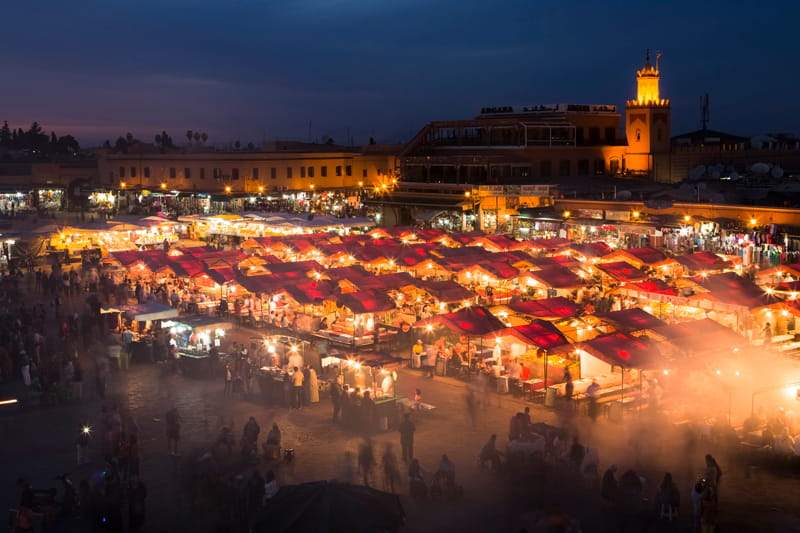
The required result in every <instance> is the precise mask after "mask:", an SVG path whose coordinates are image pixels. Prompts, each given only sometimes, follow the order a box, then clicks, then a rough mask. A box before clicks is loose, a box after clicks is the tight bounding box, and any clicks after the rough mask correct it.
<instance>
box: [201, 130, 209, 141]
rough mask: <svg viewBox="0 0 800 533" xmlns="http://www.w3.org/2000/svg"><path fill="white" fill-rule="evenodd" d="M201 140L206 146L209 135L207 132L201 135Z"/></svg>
mask: <svg viewBox="0 0 800 533" xmlns="http://www.w3.org/2000/svg"><path fill="white" fill-rule="evenodd" d="M200 138H201V139H203V144H205V143H206V141H207V140H208V133H206V132H203V133H201V134H200Z"/></svg>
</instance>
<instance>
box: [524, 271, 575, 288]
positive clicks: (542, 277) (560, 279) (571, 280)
mask: <svg viewBox="0 0 800 533" xmlns="http://www.w3.org/2000/svg"><path fill="white" fill-rule="evenodd" d="M525 276H527V277H530V278H533V279H535V280H536V281H538V282H539V283H541V284H542V285H544V286H545V287H550V288H552V289H572V288H575V287H583V286H584V285H586V281H584V280H582V279H581V278H580V277H579V276H578V275H577V274H575V273H574V272H572V271H571V270H570V269H568V268H566V267H563V266H550V267H547V268H543V269H541V270H529V271H528V272H526V273H525Z"/></svg>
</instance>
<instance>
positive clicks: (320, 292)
mask: <svg viewBox="0 0 800 533" xmlns="http://www.w3.org/2000/svg"><path fill="white" fill-rule="evenodd" d="M335 286H336V283H335V282H333V281H330V280H319V281H311V282H307V283H299V284H296V285H295V284H292V283H289V284H286V285H284V286H283V287H282V289H283V291H285V292H286V293H287V294H288V295H289V296H290V297H291V298H292V299H293V300H294V301H295V302H297V303H299V304H300V305H319V304H321V303H322V302H323V301H325V300H326V299H327V298H329V297H330V296H331V295H332V294H333V290H334V288H335Z"/></svg>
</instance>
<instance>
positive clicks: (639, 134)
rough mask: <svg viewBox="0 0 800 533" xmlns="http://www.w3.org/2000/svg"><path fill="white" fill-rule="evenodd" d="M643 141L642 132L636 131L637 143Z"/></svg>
mask: <svg viewBox="0 0 800 533" xmlns="http://www.w3.org/2000/svg"><path fill="white" fill-rule="evenodd" d="M641 140H642V130H639V129H637V130H636V142H639V141H641Z"/></svg>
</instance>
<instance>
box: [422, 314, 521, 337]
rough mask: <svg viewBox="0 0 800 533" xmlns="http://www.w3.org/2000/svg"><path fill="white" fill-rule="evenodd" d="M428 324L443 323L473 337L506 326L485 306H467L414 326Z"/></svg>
mask: <svg viewBox="0 0 800 533" xmlns="http://www.w3.org/2000/svg"><path fill="white" fill-rule="evenodd" d="M428 324H442V325H444V326H447V327H448V328H450V329H452V330H454V331H458V332H460V333H463V334H465V335H469V336H473V337H483V336H484V335H488V334H489V333H493V332H495V331H499V330H501V329H503V328H505V327H506V325H505V324H503V322H501V321H500V319H498V318H497V317H495V316H494V315H492V314H491V313H490V312H489V310H488V309H486V308H485V307H467V308H466V309H462V310H460V311H456V312H455V313H446V314H443V315H435V316H432V317H430V318H426V319H425V320H420V321H418V322H416V323H415V324H414V327H424V326H427V325H428Z"/></svg>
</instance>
